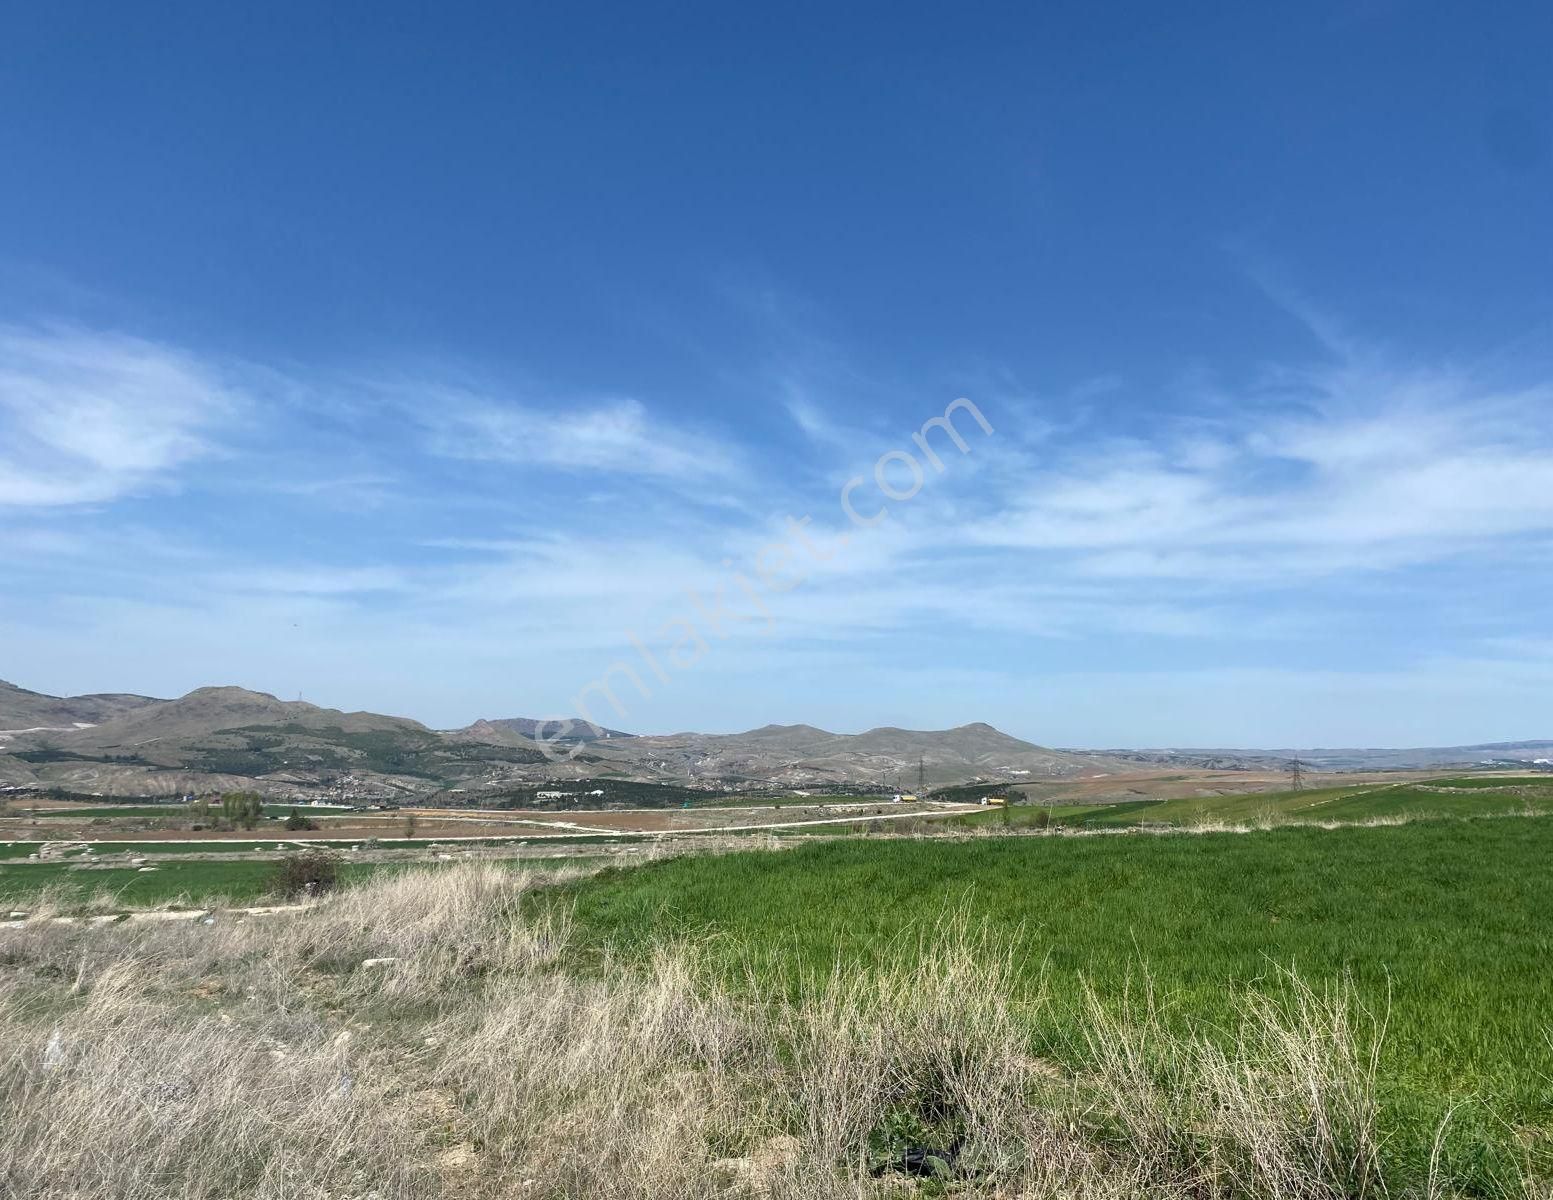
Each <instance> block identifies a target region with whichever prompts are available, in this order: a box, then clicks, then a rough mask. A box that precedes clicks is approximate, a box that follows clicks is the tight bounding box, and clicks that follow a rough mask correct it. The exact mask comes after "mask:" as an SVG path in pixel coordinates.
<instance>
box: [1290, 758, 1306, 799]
mask: <svg viewBox="0 0 1553 1200" xmlns="http://www.w3.org/2000/svg"><path fill="white" fill-rule="evenodd" d="M1289 786H1290V790H1292V791H1296V792H1303V791H1304V790H1305V768H1304V767H1302V766H1301V765H1300V760H1299V758H1298V757H1296V758H1295V759H1294V761H1293V762H1291V763H1290V764H1289Z"/></svg>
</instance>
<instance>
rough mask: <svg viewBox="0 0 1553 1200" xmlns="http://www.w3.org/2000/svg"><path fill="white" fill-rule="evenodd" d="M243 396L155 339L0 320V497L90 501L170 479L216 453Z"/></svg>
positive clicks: (23, 503) (27, 501) (3, 500)
mask: <svg viewBox="0 0 1553 1200" xmlns="http://www.w3.org/2000/svg"><path fill="white" fill-rule="evenodd" d="M240 405H241V401H240V398H239V397H238V395H237V394H236V393H234V392H233V391H232V390H230V389H228V388H227V387H226V386H225V385H224V384H223V382H222V381H221V380H220V379H219V378H218V377H217V375H216V373H215V372H214V371H213V370H212V369H211V368H210V367H209V366H208V365H206V364H204V363H202V362H201V361H199V360H198V359H196V358H195V357H193V356H191V355H188V354H186V353H184V352H182V351H179V350H177V349H175V348H172V347H169V346H165V345H161V344H159V343H156V342H150V341H145V340H142V339H139V338H131V337H125V336H121V335H113V334H104V333H98V332H92V331H88V330H82V329H76V328H69V327H61V326H51V327H40V328H24V327H19V326H12V325H7V326H0V505H5V506H13V507H52V506H62V505H74V504H88V503H98V502H103V501H109V500H114V499H117V498H119V497H122V496H126V495H132V494H136V493H139V492H143V491H146V490H149V489H152V488H157V487H163V486H167V485H168V484H169V483H170V482H172V480H173V477H174V475H175V473H176V472H177V471H178V469H179V468H180V467H183V466H185V465H186V464H188V463H191V462H193V461H195V460H197V459H201V458H205V457H208V456H210V455H211V454H213V453H215V452H216V443H215V436H216V433H217V431H218V430H219V429H220V428H221V426H222V425H223V424H225V423H226V422H227V421H229V420H230V419H231V418H232V416H233V415H234V413H235V412H236V410H237V409H238V408H239V407H240Z"/></svg>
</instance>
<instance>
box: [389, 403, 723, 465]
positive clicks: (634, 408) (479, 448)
mask: <svg viewBox="0 0 1553 1200" xmlns="http://www.w3.org/2000/svg"><path fill="white" fill-rule="evenodd" d="M413 412H414V419H415V420H416V421H417V422H418V423H419V424H420V425H421V426H423V427H424V429H425V430H426V432H427V435H428V446H429V448H430V449H431V451H432V452H433V453H435V454H439V455H442V456H445V457H448V458H457V459H466V460H472V461H486V462H507V463H517V464H532V465H535V466H545V467H555V468H559V469H561V470H567V471H587V472H605V473H609V474H619V475H625V476H636V477H643V478H648V479H656V480H706V479H724V478H727V477H729V476H731V475H733V474H734V473H735V472H736V470H737V468H738V466H739V463H740V457H741V456H740V454H739V452H738V450H737V449H735V447H734V446H733V445H732V444H731V443H729V442H727V441H725V440H723V439H721V438H718V437H717V436H715V435H713V434H710V433H707V432H706V431H704V430H698V429H695V428H692V427H690V426H688V425H686V424H685V423H683V422H681V421H675V420H671V419H668V418H665V417H663V416H661V415H655V414H653V413H651V412H649V411H648V409H647V407H646V406H645V405H643V404H642V403H641V402H640V401H638V400H635V399H631V398H623V399H612V400H605V401H600V402H594V403H583V404H573V405H561V406H553V407H540V406H536V405H530V404H524V403H516V402H508V401H503V400H498V399H493V398H490V397H487V396H482V395H476V394H471V393H467V392H461V391H456V390H452V389H447V388H437V387H435V386H433V387H430V388H427V389H425V391H422V392H420V397H419V402H417V403H416V405H415V407H414V410H413Z"/></svg>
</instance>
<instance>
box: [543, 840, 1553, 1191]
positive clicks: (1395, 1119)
mask: <svg viewBox="0 0 1553 1200" xmlns="http://www.w3.org/2000/svg"><path fill="white" fill-rule="evenodd" d="M1550 863H1553V820H1543V819H1535V818H1517V817H1505V818H1499V819H1491V820H1477V821H1457V820H1447V821H1434V822H1418V823H1415V824H1409V825H1405V826H1400V827H1383V828H1344V829H1338V830H1321V829H1306V828H1291V829H1280V830H1272V831H1268V832H1260V833H1251V834H1200V835H1184V834H1183V835H1176V836H1171V835H1163V836H1142V837H1138V836H1135V837H1095V838H1065V837H1035V838H1031V837H1015V838H1007V839H1004V838H986V839H974V840H970V841H963V842H950V841H943V840H932V839H929V840H913V839H876V840H870V841H866V842H864V841H856V840H848V841H829V842H824V843H812V844H808V845H802V846H799V847H797V848H794V849H791V850H789V851H787V852H785V853H782V854H770V853H760V852H748V853H732V854H726V855H720V856H716V857H698V858H695V859H693V860H692V859H681V860H676V861H671V862H665V863H661V864H653V865H648V866H644V867H641V868H638V869H634V870H631V871H609V870H606V871H605V872H603V873H602V874H600V875H598V876H596V877H595V878H593V879H591V880H589V881H585V882H582V883H579V884H575V885H571V886H569V887H567V888H565V889H561V890H560V891H559V892H557V893H556V894H554V895H550V896H546V897H544V899H543V901H542V902H543V903H546V904H563V905H568V906H570V905H575V916H576V919H577V922H578V925H579V928H580V930H581V931H582V932H583V933H584V935H585V936H586V937H587V939H588V940H589V942H590V944H592V945H594V946H595V947H599V948H603V947H613V948H616V949H619V950H622V951H624V952H626V953H632V952H636V953H640V952H642V950H643V948H644V947H650V946H652V945H653V944H654V942H655V941H657V940H661V939H665V938H669V939H675V938H680V939H688V940H691V941H693V942H694V943H696V944H697V945H699V946H701V947H703V948H704V949H705V952H706V953H707V954H708V955H710V956H711V958H712V959H713V960H714V962H715V965H716V966H717V967H718V968H719V970H720V972H721V977H722V978H724V979H725V981H726V982H727V983H728V985H729V986H732V987H736V988H737V987H741V986H748V984H750V983H751V982H753V983H754V984H755V985H756V986H757V988H758V990H761V991H769V992H771V993H776V994H781V993H786V992H791V991H793V990H794V989H795V988H797V987H798V981H799V980H800V979H801V978H802V977H803V976H804V975H805V974H806V973H813V972H819V973H824V972H827V971H829V970H830V969H831V967H832V965H833V963H834V962H835V961H836V959H837V958H838V957H839V959H840V960H841V961H842V962H843V963H846V964H849V965H850V966H851V967H852V968H854V969H857V970H863V971H866V970H869V969H871V968H872V967H873V966H874V965H876V964H877V963H878V962H879V961H880V959H881V957H888V955H889V954H890V953H893V952H901V953H905V954H907V955H908V956H909V955H910V954H911V953H912V952H913V948H914V947H917V946H919V945H926V944H930V942H929V941H924V940H923V939H924V936H925V934H926V933H927V932H928V931H929V930H931V928H932V927H933V926H934V924H935V922H937V921H939V920H941V917H942V914H944V913H946V912H963V913H965V914H967V915H968V916H969V917H970V918H971V919H972V920H973V921H975V922H978V923H984V925H985V927H986V929H987V930H988V931H989V932H990V933H991V934H992V935H994V936H995V937H997V938H999V939H1002V940H1005V941H1006V942H1007V943H1008V944H1009V945H1010V946H1011V947H1012V948H1013V952H1014V954H1015V958H1016V963H1017V967H1018V970H1019V972H1020V973H1021V974H1022V975H1023V976H1024V977H1025V978H1026V980H1027V982H1029V983H1030V984H1032V985H1034V984H1035V983H1036V982H1037V981H1042V982H1044V986H1045V987H1047V988H1048V989H1049V990H1050V992H1051V993H1052V995H1053V997H1054V998H1055V999H1056V1000H1057V1001H1058V1003H1057V1005H1056V1009H1055V1011H1056V1012H1058V1013H1066V1014H1068V1016H1067V1019H1069V1020H1081V1019H1082V1018H1081V1016H1080V1013H1081V1010H1082V1001H1083V988H1084V986H1085V984H1086V983H1087V984H1088V985H1090V986H1093V987H1094V988H1095V989H1096V991H1097V993H1098V994H1099V995H1100V996H1101V997H1102V998H1103V999H1104V1000H1105V1001H1106V1002H1107V1003H1109V1004H1119V1003H1120V1002H1121V998H1122V997H1123V995H1124V994H1127V993H1128V992H1129V990H1131V992H1132V993H1133V994H1134V995H1136V994H1137V993H1138V991H1139V990H1140V989H1142V988H1143V987H1144V986H1145V981H1148V982H1149V984H1150V985H1151V986H1152V988H1153V990H1154V993H1155V995H1156V997H1157V998H1158V1000H1159V1001H1160V1002H1161V1004H1162V1011H1163V1013H1164V1015H1165V1017H1166V1019H1167V1020H1169V1021H1170V1022H1173V1023H1175V1024H1177V1025H1179V1026H1181V1027H1183V1028H1186V1027H1189V1028H1191V1029H1193V1030H1197V1031H1202V1032H1206V1033H1207V1034H1208V1035H1209V1036H1215V1035H1216V1033H1217V1032H1218V1031H1222V1030H1224V1029H1227V1028H1230V1027H1231V1026H1232V1025H1233V1024H1234V1017H1235V1008H1234V996H1235V993H1236V991H1237V989H1243V988H1245V987H1248V986H1256V987H1259V988H1267V987H1272V988H1276V987H1277V986H1278V985H1279V984H1278V981H1279V977H1280V971H1281V970H1282V969H1293V970H1294V971H1296V972H1297V973H1298V974H1299V976H1300V977H1301V978H1302V979H1304V980H1305V981H1306V982H1308V983H1310V984H1312V985H1313V986H1316V987H1317V988H1322V987H1330V986H1335V985H1337V984H1339V983H1341V982H1342V981H1343V980H1345V979H1347V980H1351V981H1352V985H1353V987H1354V988H1355V990H1356V994H1357V996H1358V997H1359V998H1360V999H1361V1000H1362V1001H1363V1003H1364V1004H1366V1005H1367V1006H1369V1007H1370V1008H1371V1009H1372V1010H1374V1011H1376V1012H1387V1011H1388V1010H1389V1016H1388V1019H1387V1032H1386V1043H1385V1056H1384V1059H1383V1062H1382V1080H1383V1085H1384V1098H1385V1104H1386V1115H1387V1121H1388V1123H1389V1124H1388V1128H1389V1132H1390V1133H1391V1134H1392V1135H1393V1136H1394V1137H1395V1138H1397V1139H1398V1142H1399V1145H1400V1146H1402V1147H1405V1149H1406V1155H1407V1156H1408V1157H1409V1158H1410V1159H1411V1160H1412V1161H1413V1163H1414V1165H1415V1166H1416V1165H1417V1164H1418V1163H1419V1162H1420V1161H1421V1160H1422V1159H1423V1158H1426V1157H1427V1153H1428V1147H1429V1143H1430V1139H1431V1138H1432V1136H1433V1134H1434V1131H1435V1129H1436V1127H1437V1124H1438V1122H1439V1121H1440V1120H1441V1119H1442V1118H1443V1116H1444V1115H1445V1113H1446V1112H1447V1111H1448V1110H1449V1109H1450V1107H1451V1105H1452V1104H1454V1103H1457V1102H1461V1101H1470V1102H1471V1103H1469V1104H1468V1105H1467V1107H1466V1108H1464V1109H1463V1110H1461V1111H1460V1112H1458V1114H1457V1116H1456V1118H1455V1119H1454V1120H1453V1122H1452V1126H1451V1132H1450V1136H1449V1140H1448V1145H1449V1148H1450V1152H1451V1154H1452V1155H1453V1156H1454V1158H1453V1162H1454V1163H1455V1166H1456V1167H1457V1168H1461V1169H1468V1170H1469V1172H1470V1171H1478V1172H1487V1171H1490V1170H1492V1169H1494V1163H1496V1162H1501V1160H1502V1159H1503V1157H1504V1156H1505V1155H1506V1154H1509V1153H1511V1148H1512V1143H1513V1142H1514V1139H1511V1140H1510V1141H1507V1140H1506V1138H1505V1137H1504V1130H1505V1129H1512V1130H1519V1131H1521V1133H1520V1134H1519V1135H1517V1136H1518V1137H1520V1138H1521V1140H1523V1141H1525V1142H1527V1144H1530V1145H1534V1146H1536V1147H1538V1151H1537V1152H1538V1153H1539V1154H1546V1153H1548V1151H1549V1146H1550V1143H1549V1138H1550V1136H1553V1082H1550V1081H1553V1040H1550V1036H1549V1032H1550V1026H1553V974H1550V973H1549V972H1548V971H1547V969H1546V964H1547V962H1548V961H1549V957H1550V955H1553V874H1550V866H1549V864H1550ZM1060 1023H1061V1022H1060V1019H1059V1024H1060ZM1062 1032H1063V1031H1062V1030H1060V1029H1047V1030H1045V1031H1044V1033H1045V1035H1046V1037H1047V1039H1048V1042H1049V1044H1048V1045H1047V1046H1046V1047H1045V1049H1046V1052H1048V1053H1051V1054H1053V1055H1056V1054H1060V1053H1061V1046H1062V1045H1063V1044H1064V1038H1063V1037H1062V1036H1060V1035H1061V1034H1062ZM1516 1144H1518V1143H1516Z"/></svg>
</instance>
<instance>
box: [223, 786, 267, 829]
mask: <svg viewBox="0 0 1553 1200" xmlns="http://www.w3.org/2000/svg"><path fill="white" fill-rule="evenodd" d="M263 816H264V799H263V797H261V796H260V795H259V794H258V793H257V792H227V793H226V794H225V795H224V796H222V797H221V817H222V819H223V820H224V821H225V822H226V823H227V824H228V825H229V826H230V827H231V828H233V829H236V828H237V827H238V826H239V825H241V826H242V827H243V828H244V829H252V828H253V827H254V826H255V825H257V824H258V823H259V821H260V819H261V818H262V817H263Z"/></svg>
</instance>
